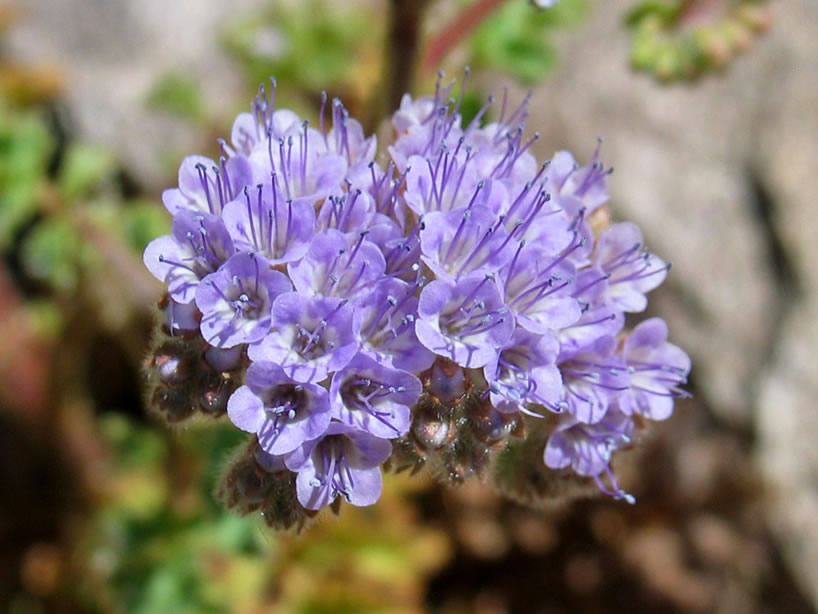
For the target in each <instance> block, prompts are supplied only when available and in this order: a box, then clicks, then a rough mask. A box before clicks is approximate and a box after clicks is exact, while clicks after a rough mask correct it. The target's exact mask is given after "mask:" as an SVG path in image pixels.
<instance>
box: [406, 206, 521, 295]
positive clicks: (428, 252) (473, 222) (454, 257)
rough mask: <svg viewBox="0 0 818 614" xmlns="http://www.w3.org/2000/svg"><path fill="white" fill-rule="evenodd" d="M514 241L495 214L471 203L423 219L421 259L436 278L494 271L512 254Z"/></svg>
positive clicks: (452, 277)
mask: <svg viewBox="0 0 818 614" xmlns="http://www.w3.org/2000/svg"><path fill="white" fill-rule="evenodd" d="M515 247H516V244H515V242H514V241H512V238H511V235H509V234H508V233H507V232H506V230H505V228H504V227H503V225H502V224H501V223H500V221H499V220H498V219H497V216H496V215H494V213H492V212H491V211H490V210H489V209H488V208H486V207H483V206H480V205H475V206H469V207H468V208H464V209H455V210H454V211H450V212H448V213H439V212H434V213H430V214H428V215H427V216H425V217H424V218H423V226H422V230H421V232H420V249H421V252H422V253H423V256H422V260H423V262H424V263H426V265H427V266H428V267H429V268H430V269H432V271H433V272H434V273H435V275H436V276H437V278H438V279H443V280H446V281H456V280H458V279H460V278H462V277H463V276H465V275H468V274H470V273H473V274H477V273H482V274H490V273H495V272H496V271H498V270H499V269H500V267H502V266H503V265H504V264H506V263H507V262H508V261H509V260H511V258H512V257H513V256H514V252H515Z"/></svg>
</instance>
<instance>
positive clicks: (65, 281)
mask: <svg viewBox="0 0 818 614" xmlns="http://www.w3.org/2000/svg"><path fill="white" fill-rule="evenodd" d="M79 247H80V242H79V238H78V237H77V234H76V232H75V231H74V229H73V228H71V227H70V226H69V225H68V224H66V223H65V222H63V221H60V220H57V219H50V220H47V221H43V222H42V223H41V224H38V225H37V227H36V228H34V230H32V232H31V233H30V234H29V235H27V236H26V239H25V241H24V243H23V246H22V252H21V256H22V261H23V267H24V269H25V271H26V273H27V274H28V275H30V276H31V277H32V278H34V279H39V280H41V281H44V282H47V283H48V284H50V285H51V286H52V287H54V288H56V289H58V290H72V289H73V288H74V287H75V286H76V283H77V267H76V264H77V258H78V254H79Z"/></svg>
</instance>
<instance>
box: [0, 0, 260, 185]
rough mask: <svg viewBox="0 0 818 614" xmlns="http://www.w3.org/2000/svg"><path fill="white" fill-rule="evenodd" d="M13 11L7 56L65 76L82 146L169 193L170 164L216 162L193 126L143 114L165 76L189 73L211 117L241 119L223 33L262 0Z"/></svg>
mask: <svg viewBox="0 0 818 614" xmlns="http://www.w3.org/2000/svg"><path fill="white" fill-rule="evenodd" d="M11 4H12V8H14V5H18V6H17V7H16V8H17V10H18V12H19V13H20V14H21V15H22V20H21V22H20V23H19V24H18V25H16V26H15V27H14V28H12V29H10V30H9V32H8V35H7V36H6V40H5V41H4V42H6V44H7V48H8V52H9V53H10V55H11V56H12V57H15V58H17V59H18V60H20V61H23V62H34V61H36V62H38V63H46V64H52V65H54V66H56V67H59V68H60V69H61V70H62V71H64V74H65V80H66V83H67V84H68V85H67V88H66V91H65V97H64V98H65V107H66V109H67V115H68V121H69V129H70V130H71V131H72V133H74V134H75V136H77V137H78V138H79V139H81V140H87V141H90V142H93V143H98V144H102V145H105V146H108V147H112V148H114V149H115V150H116V151H117V152H118V154H119V155H120V157H121V159H122V161H123V164H124V165H125V166H126V168H127V169H128V172H129V173H130V174H131V175H132V177H133V178H134V179H136V180H137V181H139V182H140V183H142V184H143V185H148V186H151V187H152V188H154V189H159V188H161V187H166V186H164V185H163V184H164V183H165V182H166V181H167V177H168V165H170V166H171V167H172V166H173V165H175V164H176V163H178V161H179V160H180V159H181V157H182V156H183V155H185V154H186V153H189V152H191V151H202V153H205V154H211V155H214V154H215V152H216V151H217V150H216V144H215V143H210V142H205V143H203V142H202V135H200V134H197V131H196V130H195V129H192V127H191V124H190V123H189V122H186V121H184V120H181V119H177V118H174V117H171V116H169V115H165V114H161V113H156V112H152V111H150V110H149V109H146V108H145V98H146V95H147V94H148V92H149V91H150V90H151V88H152V87H153V86H154V85H155V84H156V82H157V79H159V78H160V77H161V76H163V75H165V74H169V73H182V74H185V75H188V76H190V78H191V79H193V80H194V81H195V82H197V83H198V84H200V85H201V89H202V93H203V95H204V97H205V99H206V100H207V108H208V111H209V112H211V113H214V114H215V115H216V116H219V115H222V114H230V113H232V112H233V111H235V109H234V108H233V105H234V104H235V101H236V99H237V96H236V93H238V92H241V91H243V87H244V84H243V81H242V75H241V74H240V73H239V70H238V68H237V67H236V66H235V65H233V64H231V62H230V61H229V59H228V58H227V57H226V56H225V55H224V54H223V53H222V52H221V45H220V44H219V27H220V25H223V24H224V23H226V22H227V21H228V20H229V19H231V18H233V17H234V16H237V15H240V14H242V13H244V12H248V11H251V10H252V9H254V8H258V7H260V6H262V5H263V2H262V1H261V0H233V1H232V2H229V3H225V2H198V1H197V0H178V1H174V2H165V1H164V0H143V1H137V0H127V1H126V0H122V1H117V2H110V1H108V0H61V1H60V2H53V1H51V0H12V2H11ZM209 138H210V137H209V136H208V139H209ZM168 158H170V160H169V159H168Z"/></svg>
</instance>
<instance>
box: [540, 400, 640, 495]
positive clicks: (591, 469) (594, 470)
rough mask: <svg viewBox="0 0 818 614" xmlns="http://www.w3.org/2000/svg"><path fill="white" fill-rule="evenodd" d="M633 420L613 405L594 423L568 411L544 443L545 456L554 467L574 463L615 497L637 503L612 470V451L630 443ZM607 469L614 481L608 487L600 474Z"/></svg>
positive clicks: (580, 471) (548, 463)
mask: <svg viewBox="0 0 818 614" xmlns="http://www.w3.org/2000/svg"><path fill="white" fill-rule="evenodd" d="M632 434H633V421H632V420H631V418H630V417H628V416H626V415H624V414H623V413H621V412H620V411H619V410H618V409H617V408H616V407H612V408H611V409H610V410H609V411H608V412H607V413H606V414H605V416H604V417H603V419H601V420H599V421H597V422H596V423H594V424H584V423H582V422H579V421H577V420H576V419H575V418H573V417H572V416H568V415H566V416H565V417H564V418H563V420H562V422H561V423H560V424H559V426H557V428H556V429H555V430H554V432H553V433H552V434H551V436H550V437H549V438H548V443H547V444H546V446H545V452H544V454H543V459H544V461H545V464H546V466H548V467H550V468H551V469H564V468H566V467H571V469H573V470H574V471H575V472H576V473H578V474H579V475H582V476H586V477H592V478H594V480H595V481H596V483H597V485H598V486H599V489H600V490H601V491H602V492H604V493H606V494H608V495H611V496H613V497H614V498H616V499H624V500H625V501H627V502H628V503H634V502H635V499H634V498H633V496H632V495H629V494H628V493H626V492H625V491H624V490H622V489H621V488H620V487H619V484H618V483H617V481H616V478H615V477H614V474H613V471H611V465H610V463H611V455H612V454H613V453H614V451H616V450H617V449H619V448H623V447H625V446H627V445H630V443H631V435H632ZM602 472H605V473H606V474H607V476H608V479H609V480H610V482H611V485H612V487H613V488H612V489H610V490H609V489H608V488H607V487H606V486H605V485H604V483H603V482H602V480H601V479H600V477H599V475H600V474H601V473H602Z"/></svg>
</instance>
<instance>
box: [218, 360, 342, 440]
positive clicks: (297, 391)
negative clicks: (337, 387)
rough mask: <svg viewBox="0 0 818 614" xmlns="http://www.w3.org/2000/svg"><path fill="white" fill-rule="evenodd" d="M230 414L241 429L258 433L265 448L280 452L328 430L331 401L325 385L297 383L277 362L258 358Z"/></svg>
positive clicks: (230, 404) (229, 406)
mask: <svg viewBox="0 0 818 614" xmlns="http://www.w3.org/2000/svg"><path fill="white" fill-rule="evenodd" d="M227 415H228V416H229V418H230V421H231V422H232V423H233V424H235V425H236V426H237V427H238V428H240V429H241V430H243V431H247V432H248V433H255V434H256V437H257V438H258V443H259V446H260V447H261V449H262V450H264V451H265V452H267V453H268V454H273V455H281V454H287V453H288V452H292V451H293V450H295V449H296V448H297V447H299V446H300V445H302V444H303V443H304V442H305V441H311V440H313V439H316V438H318V437H320V436H321V435H323V434H324V432H326V430H327V428H329V425H330V404H329V397H328V395H327V390H326V389H325V388H323V387H321V386H318V385H316V384H306V383H303V382H296V381H295V380H293V379H292V378H290V377H289V376H288V375H287V374H286V373H284V370H283V369H281V367H279V366H278V365H276V364H275V363H271V362H266V361H258V362H254V363H253V364H251V365H250V366H249V367H248V369H247V373H246V375H245V377H244V385H243V386H241V387H239V388H238V389H237V390H236V391H235V392H234V393H233V395H232V396H231V397H230V400H229V401H228V403H227Z"/></svg>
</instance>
